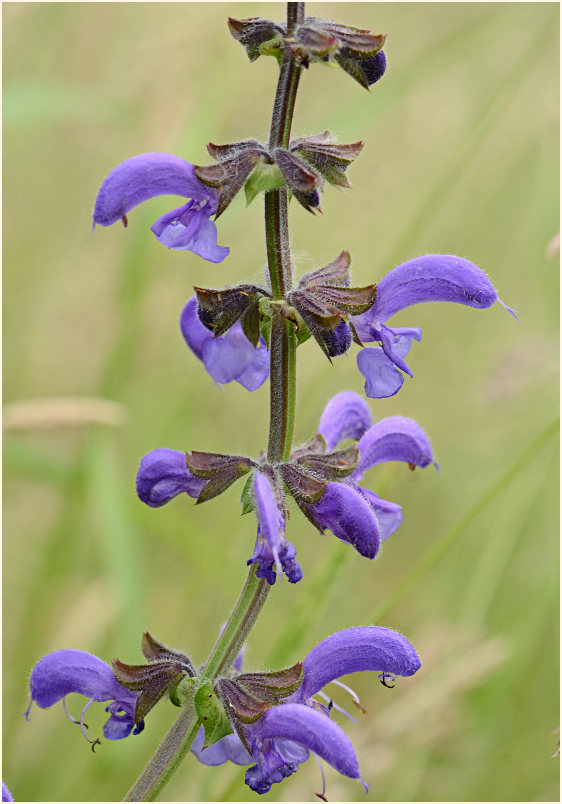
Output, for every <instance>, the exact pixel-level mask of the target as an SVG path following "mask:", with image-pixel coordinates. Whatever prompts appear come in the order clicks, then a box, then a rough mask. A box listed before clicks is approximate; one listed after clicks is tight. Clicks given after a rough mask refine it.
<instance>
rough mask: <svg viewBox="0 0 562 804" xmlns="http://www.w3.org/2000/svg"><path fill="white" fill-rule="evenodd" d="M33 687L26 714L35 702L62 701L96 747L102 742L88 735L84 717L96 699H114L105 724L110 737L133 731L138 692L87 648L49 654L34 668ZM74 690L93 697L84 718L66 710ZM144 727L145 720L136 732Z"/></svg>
mask: <svg viewBox="0 0 562 804" xmlns="http://www.w3.org/2000/svg"><path fill="white" fill-rule="evenodd" d="M29 689H30V692H31V703H30V704H29V708H28V710H27V712H26V713H25V715H26V717H28V715H29V712H30V710H31V707H32V705H33V703H36V704H37V706H40V707H41V709H47V708H48V707H50V706H53V704H56V703H57V702H58V701H60V700H62V702H63V707H64V710H65V712H66V714H67V715H68V717H69V718H70V720H72V721H73V722H74V723H79V724H80V728H81V729H82V734H83V735H84V737H85V738H86V740H88V742H89V743H92V746H94V745H96V744H97V743H99V740H90V739H89V738H88V736H87V735H86V731H85V725H84V716H85V714H86V710H87V709H88V708H89V707H90V706H91V704H92V703H94V701H111V703H110V704H109V705H108V706H106V709H105V711H106V712H109V713H110V717H109V720H108V721H107V722H106V723H105V725H104V727H103V733H104V735H105V737H106V739H108V740H121V739H123V737H128V736H129V734H130V733H131V730H132V728H133V721H134V717H135V706H136V701H137V693H135V692H131V691H130V690H128V689H126V688H125V687H123V686H121V684H119V682H118V681H117V679H116V678H115V676H114V675H113V670H112V669H111V667H110V666H109V665H108V664H106V663H105V662H104V661H102V660H101V659H98V657H97V656H93V655H92V654H91V653H86V652H85V651H83V650H56V651H55V652H54V653H49V654H47V656H44V657H43V658H42V659H41V661H39V662H38V663H37V664H36V665H35V667H34V668H33V670H32V671H31V679H30V681H29ZM71 692H77V693H79V694H80V695H85V696H86V697H87V698H89V700H88V702H87V703H86V705H85V706H84V708H83V709H82V714H81V716H80V720H74V718H73V717H72V716H71V715H70V714H69V713H68V711H67V709H66V705H65V700H64V699H65V697H66V696H67V695H68V694H69V693H71ZM143 728H144V723H143V722H142V721H141V722H140V723H138V724H137V726H136V727H135V729H134V731H133V734H138V733H139V732H141V731H142V730H143Z"/></svg>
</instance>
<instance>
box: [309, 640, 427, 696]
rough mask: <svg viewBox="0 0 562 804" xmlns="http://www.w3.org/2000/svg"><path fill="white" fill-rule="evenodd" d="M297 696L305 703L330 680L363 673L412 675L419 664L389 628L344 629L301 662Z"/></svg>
mask: <svg viewBox="0 0 562 804" xmlns="http://www.w3.org/2000/svg"><path fill="white" fill-rule="evenodd" d="M302 666H303V680H302V684H301V686H300V687H299V690H298V693H299V696H300V697H301V700H307V699H309V698H311V697H312V696H313V695H315V694H316V693H317V692H320V690H321V689H322V688H323V687H325V686H326V684H329V683H330V681H334V680H335V679H338V678H341V677H342V676H346V675H348V674H349V673H359V672H361V671H363V670H372V671H374V672H381V673H392V674H393V675H396V676H412V675H413V674H414V673H415V672H417V670H419V668H420V667H421V661H420V658H419V656H418V654H417V653H416V651H415V650H414V648H413V646H412V644H411V643H410V642H409V641H408V640H407V639H406V637H405V636H402V634H399V633H398V632H397V631H392V630H391V629H390V628H382V627H380V626H376V625H367V626H362V627H359V628H347V629H346V630H345V631H338V632H337V633H336V634H332V636H329V637H327V638H326V639H324V640H322V642H320V644H318V645H316V647H315V648H313V649H312V650H311V651H310V653H309V654H308V656H307V657H306V658H305V659H304V661H303V663H302Z"/></svg>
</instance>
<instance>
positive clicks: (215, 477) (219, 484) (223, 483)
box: [186, 451, 255, 505]
mask: <svg viewBox="0 0 562 804" xmlns="http://www.w3.org/2000/svg"><path fill="white" fill-rule="evenodd" d="M186 457H187V467H188V469H189V471H190V472H191V473H192V474H193V475H195V477H198V478H200V479H202V480H205V481H206V483H205V485H204V486H203V488H202V489H201V492H200V494H199V496H198V497H197V501H196V505H199V504H200V503H203V502H207V500H212V499H213V497H217V496H218V495H219V494H222V493H223V491H226V490H227V489H228V488H229V487H230V486H231V485H232V484H233V483H234V482H236V480H238V478H240V477H242V476H243V475H245V474H247V473H248V472H249V471H250V470H251V469H252V467H253V466H255V464H254V462H253V461H252V460H251V459H250V458H245V457H243V456H241V455H222V454H220V453H218V452H196V451H193V452H188V453H186Z"/></svg>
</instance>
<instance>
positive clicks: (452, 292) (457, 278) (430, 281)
mask: <svg viewBox="0 0 562 804" xmlns="http://www.w3.org/2000/svg"><path fill="white" fill-rule="evenodd" d="M437 301H448V302H454V303H456V304H462V305H465V306H468V307H474V308H476V309H480V310H483V309H486V308H488V307H491V306H492V305H493V304H494V302H496V301H499V302H500V304H502V305H503V306H504V307H506V309H507V310H508V311H509V312H510V313H511V314H512V315H513V316H514V317H515V311H514V310H512V309H511V308H509V307H507V305H505V304H504V303H503V302H502V301H501V299H499V298H498V294H497V292H496V290H495V288H494V286H493V285H492V283H491V282H490V280H489V279H488V277H487V276H486V274H485V273H484V272H483V271H481V270H480V268H478V267H477V266H476V265H474V263H472V262H469V260H465V259H463V258H461V257H455V256H452V255H448V254H428V255H425V256H423V257H416V258H415V259H412V260H408V261H407V262H404V263H402V264H401V265H398V266H397V267H396V268H393V269H392V271H389V272H388V273H387V274H386V275H385V276H384V277H383V278H382V279H381V281H380V282H379V283H378V285H377V297H376V300H375V303H374V304H373V305H372V307H371V308H370V309H369V310H367V311H366V312H364V313H361V314H360V315H356V316H353V319H352V320H353V325H354V327H355V329H356V331H357V334H358V336H359V338H360V339H361V340H362V341H365V342H369V341H379V343H380V345H381V347H382V350H381V348H380V347H375V349H372V348H369V349H366V350H362V351H361V352H359V354H358V356H357V365H358V367H359V370H360V371H361V373H362V374H363V375H364V376H365V378H366V383H365V392H366V394H367V396H370V397H373V398H377V399H380V398H385V397H389V396H393V395H394V394H396V393H398V391H399V390H400V388H401V387H402V384H403V382H404V378H403V376H402V374H401V373H400V371H398V370H397V369H401V371H403V372H405V373H406V374H409V376H410V377H412V376H413V374H412V371H411V369H410V367H409V366H408V364H407V363H406V362H405V361H404V357H405V356H406V354H407V353H408V350H409V348H410V345H411V342H412V340H418V341H419V340H421V329H420V328H419V327H389V326H388V325H387V324H386V321H387V320H388V319H389V318H391V317H392V316H393V315H394V314H395V313H397V312H399V311H400V310H404V309H405V308H407V307H411V306H412V305H415V304H419V303H421V302H437Z"/></svg>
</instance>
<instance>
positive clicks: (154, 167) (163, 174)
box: [93, 152, 217, 226]
mask: <svg viewBox="0 0 562 804" xmlns="http://www.w3.org/2000/svg"><path fill="white" fill-rule="evenodd" d="M158 195H179V196H182V197H183V198H194V199H196V200H199V201H201V200H207V199H212V201H213V206H214V208H213V213H214V212H216V209H217V192H216V190H213V189H211V188H210V187H206V186H205V185H204V184H202V183H201V182H200V181H199V179H198V178H197V177H196V175H195V172H194V170H193V165H191V164H190V163H189V162H186V161H185V159H180V157H179V156H173V155H172V154H165V153H158V152H156V153H148V154H139V155H138V156H133V157H132V158H131V159H126V160H125V161H124V162H121V164H120V165H117V167H116V168H115V169H114V170H112V171H111V173H110V174H109V176H108V177H107V178H106V179H105V181H104V182H103V184H102V186H101V187H100V190H99V192H98V195H97V198H96V203H95V207H94V215H93V218H94V225H95V224H96V223H99V224H100V225H101V226H111V224H112V223H115V222H116V221H118V220H120V219H121V218H122V217H123V216H124V215H126V214H127V212H129V210H131V209H133V207H136V206H137V205H138V204H141V203H142V202H143V201H147V200H148V199H149V198H154V197H155V196H158Z"/></svg>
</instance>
